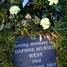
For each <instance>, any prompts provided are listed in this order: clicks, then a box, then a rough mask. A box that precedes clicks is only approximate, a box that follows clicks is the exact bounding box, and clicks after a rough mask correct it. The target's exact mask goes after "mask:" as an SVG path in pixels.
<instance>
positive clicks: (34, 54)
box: [14, 36, 57, 67]
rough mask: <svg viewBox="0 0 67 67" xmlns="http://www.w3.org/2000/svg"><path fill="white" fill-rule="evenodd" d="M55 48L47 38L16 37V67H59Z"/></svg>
mask: <svg viewBox="0 0 67 67" xmlns="http://www.w3.org/2000/svg"><path fill="white" fill-rule="evenodd" d="M55 60H56V56H55V50H54V46H53V45H52V44H51V43H50V41H49V40H48V39H47V38H44V37H42V40H41V41H40V39H39V36H36V37H28V36H25V37H22V36H20V37H16V38H15V44H14V65H15V67H57V66H56V63H55Z"/></svg>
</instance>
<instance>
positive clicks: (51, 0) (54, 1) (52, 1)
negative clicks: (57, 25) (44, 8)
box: [48, 0, 58, 5]
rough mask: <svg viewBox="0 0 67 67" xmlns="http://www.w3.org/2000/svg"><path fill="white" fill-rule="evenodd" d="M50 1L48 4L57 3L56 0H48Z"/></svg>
mask: <svg viewBox="0 0 67 67" xmlns="http://www.w3.org/2000/svg"><path fill="white" fill-rule="evenodd" d="M48 1H49V2H50V3H49V5H53V3H55V4H57V3H58V0H48Z"/></svg>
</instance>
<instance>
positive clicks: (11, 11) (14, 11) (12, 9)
mask: <svg viewBox="0 0 67 67" xmlns="http://www.w3.org/2000/svg"><path fill="white" fill-rule="evenodd" d="M9 11H10V14H12V15H14V14H15V15H17V13H18V12H19V11H20V8H19V7H18V6H12V7H10V9H9Z"/></svg>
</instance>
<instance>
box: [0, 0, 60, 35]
mask: <svg viewBox="0 0 67 67" xmlns="http://www.w3.org/2000/svg"><path fill="white" fill-rule="evenodd" d="M6 2H7V1H5V2H4V3H5V4H6V8H5V10H4V13H5V14H4V17H5V18H3V19H2V20H1V25H0V31H1V30H3V29H5V28H6V29H12V30H13V32H14V33H15V35H16V34H18V35H29V36H31V35H37V34H41V33H42V32H45V31H51V30H52V26H53V27H54V22H56V21H59V20H57V17H55V16H54V15H53V13H54V11H53V10H55V11H56V8H57V4H58V0H45V1H44V0H40V2H38V0H37V1H35V0H34V1H32V2H27V4H26V6H25V7H23V5H21V4H23V0H21V2H19V1H16V2H15V1H14V2H12V0H10V1H8V3H6ZM35 5H36V6H35Z"/></svg>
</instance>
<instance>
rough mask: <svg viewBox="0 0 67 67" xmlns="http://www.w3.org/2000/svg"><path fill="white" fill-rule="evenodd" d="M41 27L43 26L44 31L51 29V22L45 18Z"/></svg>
mask: <svg viewBox="0 0 67 67" xmlns="http://www.w3.org/2000/svg"><path fill="white" fill-rule="evenodd" d="M40 25H42V27H43V29H44V30H45V29H48V28H49V27H50V20H49V19H48V18H43V19H42V20H41V22H40Z"/></svg>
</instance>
